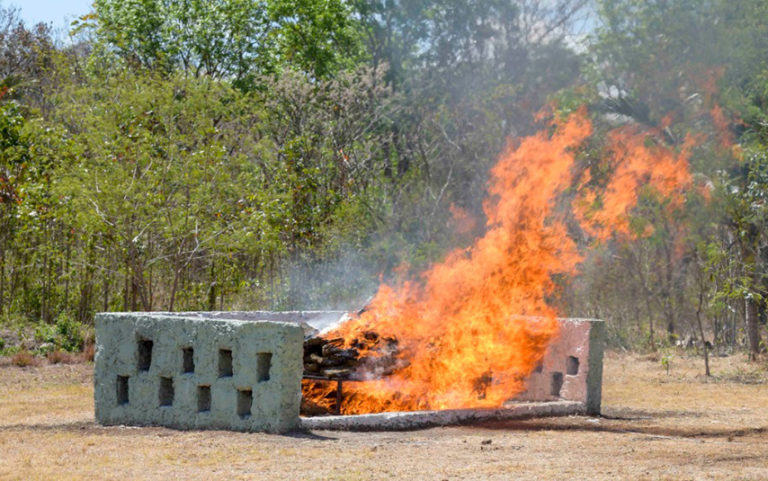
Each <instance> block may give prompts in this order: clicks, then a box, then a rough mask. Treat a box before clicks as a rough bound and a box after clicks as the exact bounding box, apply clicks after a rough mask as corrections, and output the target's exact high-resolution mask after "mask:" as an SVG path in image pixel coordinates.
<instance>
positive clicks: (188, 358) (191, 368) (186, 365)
mask: <svg viewBox="0 0 768 481" xmlns="http://www.w3.org/2000/svg"><path fill="white" fill-rule="evenodd" d="M181 352H182V357H183V362H182V368H181V372H184V373H190V372H195V350H194V349H192V348H191V347H185V348H184V349H182V350H181Z"/></svg>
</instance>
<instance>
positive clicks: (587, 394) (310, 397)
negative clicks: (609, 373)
mask: <svg viewBox="0 0 768 481" xmlns="http://www.w3.org/2000/svg"><path fill="white" fill-rule="evenodd" d="M557 323H558V335H557V336H556V338H555V339H554V340H553V342H552V343H551V344H550V345H549V347H548V349H547V351H546V354H545V355H544V357H543V358H542V359H541V361H540V362H539V363H537V364H536V366H535V368H534V369H533V370H532V371H531V372H530V373H528V375H527V376H526V377H525V379H524V380H523V383H524V385H525V388H526V389H525V390H524V391H522V392H519V393H510V396H509V398H508V399H507V400H506V401H504V402H503V403H502V404H501V405H499V406H493V407H489V406H487V405H485V406H484V405H482V398H483V389H482V386H484V385H488V384H491V383H493V376H492V374H489V375H488V376H487V377H483V378H481V379H477V380H476V381H475V382H476V383H477V385H478V390H477V396H478V406H476V407H473V406H462V407H459V408H454V409H450V408H449V409H437V410H436V409H415V410H405V411H381V412H373V413H359V412H358V413H350V412H349V408H348V406H349V405H350V399H353V398H354V396H357V395H359V393H360V392H364V391H365V389H366V384H367V383H371V382H373V383H376V382H382V381H384V382H386V379H387V376H389V375H391V374H392V373H393V372H396V371H397V370H398V369H402V368H404V367H407V364H405V363H403V361H402V359H401V358H400V357H399V356H398V354H399V353H400V349H401V348H400V346H399V343H398V342H397V340H396V339H393V338H385V337H383V336H378V335H376V333H373V332H368V333H366V334H365V335H364V336H363V337H364V339H362V340H361V339H354V340H351V341H349V342H348V344H351V345H356V347H350V348H345V347H344V343H343V340H342V339H340V338H333V337H326V338H323V337H317V336H313V335H309V336H308V337H307V339H306V340H305V344H304V368H305V370H304V378H303V381H302V392H303V400H302V416H304V418H303V420H302V425H304V426H305V427H307V428H311V429H345V430H377V429H383V430H388V429H418V428H421V427H429V426H439V425H450V424H462V423H470V422H477V421H481V420H487V419H512V418H513V419H520V418H528V417H539V416H562V415H574V414H599V412H600V393H601V381H602V354H603V323H602V321H597V320H592V319H558V320H557ZM554 384H557V388H556V389H554ZM555 391H556V392H555ZM318 401H319V402H318Z"/></svg>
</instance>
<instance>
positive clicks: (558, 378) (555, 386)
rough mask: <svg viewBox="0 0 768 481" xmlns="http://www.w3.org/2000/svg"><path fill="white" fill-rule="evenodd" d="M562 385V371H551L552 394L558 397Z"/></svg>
mask: <svg viewBox="0 0 768 481" xmlns="http://www.w3.org/2000/svg"><path fill="white" fill-rule="evenodd" d="M562 387H563V373H562V372H553V373H552V395H553V396H555V397H560V389H561V388H562Z"/></svg>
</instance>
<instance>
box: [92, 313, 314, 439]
mask: <svg viewBox="0 0 768 481" xmlns="http://www.w3.org/2000/svg"><path fill="white" fill-rule="evenodd" d="M222 317H223V316H222ZM303 340H304V330H303V329H302V327H301V326H300V325H299V324H298V323H295V322H294V323H289V322H276V321H263V320H233V319H224V318H215V319H214V318H210V317H185V316H183V315H182V316H179V315H173V316H171V315H164V314H161V313H154V314H150V313H104V314H98V315H97V316H96V359H95V369H94V384H95V394H94V397H95V405H96V420H97V421H98V422H100V423H102V424H131V425H161V426H168V427H174V428H182V429H190V428H194V429H231V430H238V431H267V432H286V431H290V430H291V429H294V428H296V427H298V426H299V406H300V402H301V376H302V369H303V366H302V344H303Z"/></svg>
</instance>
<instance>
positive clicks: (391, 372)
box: [304, 110, 689, 414]
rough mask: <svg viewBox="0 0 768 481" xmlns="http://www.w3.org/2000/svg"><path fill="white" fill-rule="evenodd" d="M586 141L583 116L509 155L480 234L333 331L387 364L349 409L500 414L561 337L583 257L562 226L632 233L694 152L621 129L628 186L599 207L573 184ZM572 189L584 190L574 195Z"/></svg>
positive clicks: (366, 370)
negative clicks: (565, 282) (565, 286)
mask: <svg viewBox="0 0 768 481" xmlns="http://www.w3.org/2000/svg"><path fill="white" fill-rule="evenodd" d="M591 133H592V126H591V123H590V121H589V119H588V118H587V115H586V111H585V110H581V111H579V112H576V113H573V114H571V115H570V116H569V118H568V119H567V120H565V121H562V122H559V123H554V124H552V125H551V126H549V128H547V129H545V130H543V131H542V132H540V133H538V134H536V135H533V136H530V137H527V138H524V139H522V140H521V141H520V142H519V144H518V145H517V147H515V148H510V149H509V150H508V152H507V153H506V154H505V155H503V156H502V158H501V159H500V161H499V163H498V164H497V165H496V166H495V167H494V168H493V169H492V171H491V181H490V188H489V193H490V196H489V198H488V200H487V201H486V203H485V205H484V208H485V213H486V216H487V225H486V233H485V235H484V236H483V237H481V238H479V239H478V240H476V241H475V243H474V244H473V245H472V246H471V247H469V248H466V249H461V250H455V251H453V252H451V253H450V254H449V255H448V256H447V257H446V259H445V260H444V261H443V262H441V263H439V264H437V265H435V266H433V267H432V268H431V269H429V270H428V271H427V272H426V273H424V274H423V275H422V277H421V279H419V280H417V281H414V282H404V283H402V284H400V285H398V286H395V287H393V286H389V285H383V286H381V288H380V289H379V291H378V293H377V295H376V296H375V298H374V299H373V301H372V302H371V304H370V305H369V307H368V309H367V310H366V311H365V312H364V313H362V314H361V315H360V316H358V317H356V318H353V319H351V320H350V321H348V322H346V323H345V324H343V325H341V326H340V327H338V328H337V329H336V330H335V331H333V332H330V333H328V334H327V335H326V337H328V338H337V337H340V338H343V340H344V344H345V345H346V347H350V346H354V347H356V348H358V349H361V350H362V352H361V354H362V355H363V356H367V357H368V358H369V359H374V360H376V359H377V358H380V359H381V358H384V357H387V358H388V361H389V363H390V365H389V366H388V367H387V368H386V369H387V370H386V371H385V372H383V371H382V370H380V369H378V368H377V364H376V362H372V363H368V364H367V365H364V366H363V367H362V368H361V369H362V371H363V372H362V375H363V376H367V377H368V380H365V381H362V382H356V383H347V384H345V395H344V402H343V405H342V407H341V411H342V412H343V413H346V414H357V413H372V412H382V411H395V410H398V411H407V410H421V409H445V408H464V407H491V406H500V405H501V404H502V403H503V402H504V401H506V400H508V399H510V398H511V397H513V396H514V395H515V394H517V393H519V392H521V391H523V390H524V389H525V379H526V378H527V376H528V375H529V374H530V373H531V372H532V371H533V370H534V369H535V367H536V366H537V364H538V363H539V362H540V361H541V359H542V357H543V356H544V353H545V351H546V348H547V346H548V344H549V343H550V341H551V340H552V339H553V337H555V336H556V335H557V322H556V320H555V317H556V315H557V314H558V313H557V312H556V309H555V308H554V307H553V306H552V302H551V300H552V299H553V298H555V297H556V294H557V292H556V291H557V286H558V284H557V282H556V279H558V278H567V277H569V276H571V275H573V274H574V273H575V271H576V269H577V266H578V264H579V263H580V261H581V260H582V255H581V254H580V252H579V250H578V248H577V245H576V243H575V242H574V241H573V240H572V238H571V237H570V236H569V235H568V229H567V227H566V219H567V218H574V217H575V218H576V219H578V220H580V221H582V222H584V223H585V226H584V227H585V230H586V231H587V232H593V233H595V234H597V235H598V236H602V235H605V232H606V231H607V229H615V228H618V229H619V230H621V229H623V228H625V227H624V226H625V224H624V223H625V222H626V220H625V217H624V215H625V214H626V213H627V212H628V211H629V210H630V209H631V208H632V207H633V206H634V203H635V202H636V199H637V189H638V188H639V187H640V186H641V185H642V184H647V183H650V184H653V185H656V186H657V188H659V189H660V192H661V193H663V194H670V193H679V192H680V187H681V186H684V185H686V184H687V183H688V182H689V176H688V174H687V172H688V169H687V150H684V151H683V152H682V153H679V154H678V153H674V152H672V151H671V150H663V148H661V147H651V148H649V147H647V142H644V141H643V139H644V136H643V135H641V133H639V132H631V131H629V130H624V131H620V132H617V133H615V134H614V137H612V142H611V144H612V146H613V147H612V149H613V151H614V153H615V154H616V158H617V159H619V160H617V161H616V164H615V165H614V166H613V168H614V170H615V174H617V176H618V178H621V179H624V180H625V182H623V183H621V184H618V183H617V184H609V186H608V188H607V189H605V190H604V192H605V194H604V196H603V197H602V198H601V199H602V202H598V201H597V198H596V195H597V194H595V193H594V192H591V191H589V189H588V188H587V187H586V185H587V182H585V181H584V179H583V177H581V176H578V177H577V174H578V170H579V168H578V166H577V161H576V152H577V151H578V150H577V149H578V148H579V147H580V146H581V145H582V144H583V142H584V141H585V140H586V139H587V138H588V137H589V136H590V135H591ZM609 148H610V147H609ZM661 154H663V155H661ZM629 179H634V180H632V181H629ZM617 182H618V181H617ZM577 184H580V185H582V186H583V187H584V189H585V192H583V193H578V192H576V193H575V195H574V189H577V190H578V188H577V187H574V185H577ZM590 188H591V187H590ZM585 197H589V199H590V200H591V201H592V202H591V203H589V205H588V208H582V209H581V212H576V215H575V216H571V215H570V213H569V211H568V209H567V206H568V202H567V200H568V199H569V198H570V199H574V198H575V199H581V200H582V203H581V204H582V206H584V201H583V199H584V198H585ZM597 204H601V205H602V206H606V205H607V206H608V207H610V209H598V208H596V207H595V206H596V205H597ZM577 211H578V209H577ZM393 352H394V353H393ZM393 357H394V359H395V361H396V362H394V364H392V358H393ZM379 367H380V366H379ZM332 389H333V386H329V385H328V383H315V382H311V381H305V384H304V395H305V397H307V398H308V399H311V400H312V401H314V402H316V403H318V404H323V403H324V402H326V403H327V402H328V401H327V398H328V397H329V396H328V395H329V391H331V390H332Z"/></svg>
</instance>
